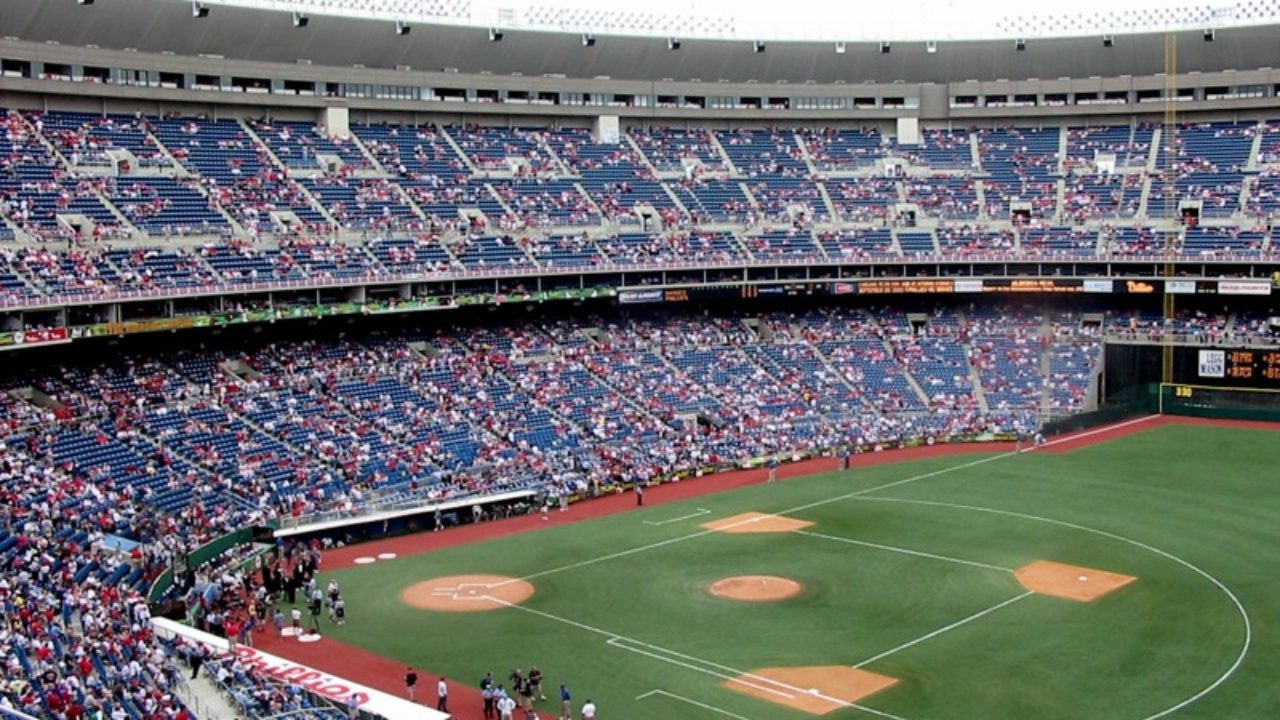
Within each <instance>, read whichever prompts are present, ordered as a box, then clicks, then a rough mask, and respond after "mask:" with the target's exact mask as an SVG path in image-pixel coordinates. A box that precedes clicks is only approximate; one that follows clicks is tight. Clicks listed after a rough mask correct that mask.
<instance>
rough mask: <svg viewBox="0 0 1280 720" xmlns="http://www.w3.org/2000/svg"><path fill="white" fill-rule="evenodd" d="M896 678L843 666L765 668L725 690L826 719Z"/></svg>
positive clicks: (746, 676) (734, 682) (733, 681)
mask: <svg viewBox="0 0 1280 720" xmlns="http://www.w3.org/2000/svg"><path fill="white" fill-rule="evenodd" d="M897 682H898V681H897V679H896V678H891V677H889V676H887V675H880V674H879V673H873V672H868V671H866V670H857V669H855V668H851V667H846V666H843V665H829V666H815V667H781V668H762V669H760V670H753V671H751V672H749V673H746V674H744V675H739V676H738V677H736V678H734V679H733V680H729V681H726V682H725V683H724V686H725V687H726V688H729V689H730V690H733V691H734V692H740V693H742V694H744V695H750V696H751V697H755V698H760V699H761V700H768V701H769V702H772V703H777V704H778V705H785V706H787V707H789V708H792V709H795V710H801V711H804V712H807V713H809V714H810V715H826V714H827V713H831V712H835V711H836V710H843V709H844V708H847V707H849V706H851V705H855V704H857V703H858V702H859V701H860V700H863V699H865V698H868V697H870V696H872V695H875V694H876V693H878V692H881V691H882V690H886V689H888V688H890V687H893V686H894V685H895V684H897Z"/></svg>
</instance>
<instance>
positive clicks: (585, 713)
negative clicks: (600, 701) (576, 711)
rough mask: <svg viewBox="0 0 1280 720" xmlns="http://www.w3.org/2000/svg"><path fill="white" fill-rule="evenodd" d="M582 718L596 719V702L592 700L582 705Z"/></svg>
mask: <svg viewBox="0 0 1280 720" xmlns="http://www.w3.org/2000/svg"><path fill="white" fill-rule="evenodd" d="M582 720H596V704H595V703H593V702H591V701H590V700H587V702H586V704H584V705H583V706H582Z"/></svg>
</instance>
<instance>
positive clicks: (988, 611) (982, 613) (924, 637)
mask: <svg viewBox="0 0 1280 720" xmlns="http://www.w3.org/2000/svg"><path fill="white" fill-rule="evenodd" d="M1032 595H1035V593H1033V592H1031V591H1030V590H1028V591H1027V592H1024V593H1022V594H1021V595H1015V596H1013V597H1011V598H1009V599H1008V600H1005V601H1004V602H1002V603H1000V604H998V605H992V606H991V607H989V608H987V609H986V610H979V611H978V612H976V613H974V614H972V615H970V616H969V617H967V618H964V619H963V620H957V621H955V622H953V623H951V624H950V625H947V626H945V627H940V628H938V629H937V630H934V631H933V632H931V633H929V634H928V635H921V636H920V637H918V638H916V639H915V640H910V641H907V642H904V643H902V644H901V645H899V646H898V647H896V648H892V649H890V650H885V651H884V652H882V653H880V654H879V655H873V656H872V657H869V658H867V659H866V660H863V661H862V662H860V663H858V664H857V665H854V667H855V668H860V667H862V666H864V665H870V664H871V663H873V662H875V661H877V660H883V659H884V658H887V657H889V656H890V655H892V654H894V653H896V652H899V651H901V650H906V649H907V648H909V647H912V646H914V645H919V644H920V643H922V642H924V641H925V640H928V639H930V638H935V637H937V636H939V635H941V634H942V633H944V632H947V631H949V630H955V629H956V628H958V627H960V626H961V625H965V624H968V623H971V622H973V621H974V620H977V619H978V618H980V617H984V616H986V615H990V614H991V613H993V612H995V611H997V610H999V609H1000V608H1003V607H1008V606H1009V605H1012V604H1014V603H1016V602H1018V601H1019V600H1022V599H1023V598H1027V597H1030V596H1032Z"/></svg>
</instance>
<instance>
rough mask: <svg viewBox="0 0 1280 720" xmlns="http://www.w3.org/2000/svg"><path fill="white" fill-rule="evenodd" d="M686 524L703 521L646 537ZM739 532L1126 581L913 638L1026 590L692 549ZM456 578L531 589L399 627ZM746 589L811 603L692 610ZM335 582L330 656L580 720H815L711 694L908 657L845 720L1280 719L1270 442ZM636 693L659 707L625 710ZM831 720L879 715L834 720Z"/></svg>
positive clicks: (378, 570) (967, 569) (949, 575)
mask: <svg viewBox="0 0 1280 720" xmlns="http://www.w3.org/2000/svg"><path fill="white" fill-rule="evenodd" d="M895 482H896V483H897V484H895V485H892V486H888V487H882V486H885V485H886V484H888V483H895ZM878 488H879V489H878ZM960 506H969V507H967V508H966V507H960ZM696 508H706V509H708V510H710V511H711V512H710V513H709V514H707V515H705V516H700V517H697V518H692V519H689V520H683V521H679V522H670V523H666V524H662V525H653V524H646V522H644V521H650V522H651V523H652V522H662V521H664V520H668V519H672V518H677V517H680V516H682V515H686V514H689V513H692V512H694V511H695V509H696ZM796 508H802V509H796ZM973 508H986V509H989V510H998V511H1004V512H1005V513H1008V514H1000V513H993V512H989V511H983V510H979V509H973ZM748 511H760V512H771V513H785V514H786V515H788V516H789V517H793V518H797V519H802V520H808V521H812V522H813V523H815V525H814V526H813V527H812V528H810V531H812V532H815V533H822V534H824V535H829V536H833V537H837V538H846V539H853V540H858V541H862V542H870V543H877V544H881V545H885V546H894V547H897V548H903V549H909V550H914V551H919V552H924V553H930V554H936V555H944V556H948V557H950V558H955V559H962V560H968V561H973V562H976V563H983V564H989V565H993V566H997V567H1003V568H1016V567H1020V566H1022V565H1025V564H1027V563H1030V562H1032V561H1035V560H1041V559H1044V560H1055V561H1059V562H1065V563H1071V564H1076V565H1083V566H1088V567H1094V568H1099V569H1103V570H1110V571H1114V572H1120V573H1125V574H1129V575H1136V576H1138V578H1139V579H1138V581H1137V582H1136V583H1133V584H1131V585H1129V586H1127V587H1124V588H1122V589H1120V590H1119V591H1117V592H1115V593H1113V594H1112V595H1109V596H1106V597H1104V598H1102V599H1100V600H1098V601H1096V602H1094V603H1088V604H1086V603H1076V602H1072V601H1068V600H1063V599H1058V598H1053V597H1047V596H1042V595H1032V596H1029V597H1027V598H1024V599H1022V600H1019V601H1016V602H1013V603H1011V604H1009V605H1007V606H1004V607H1001V608H999V609H996V610H993V611H992V612H990V613H989V614H986V615H984V616H982V617H979V618H977V619H974V620H972V621H971V622H967V623H965V624H962V625H960V626H958V627H955V628H954V629H951V630H948V631H946V632H943V633H940V634H937V635H936V636H933V637H929V638H927V639H921V638H924V637H925V636H927V635H929V634H930V633H933V632H934V631H936V630H938V629H940V628H944V627H946V626H948V625H950V624H953V623H956V622H957V621H960V620H962V619H965V618H967V617H970V616H972V615H974V614H976V613H979V612H981V611H983V610H986V609H990V608H993V607H995V606H996V605H998V604H1000V603H1003V602H1004V601H1006V600H1010V599H1012V598H1014V597H1015V596H1017V595H1019V594H1021V593H1022V592H1023V589H1022V587H1021V586H1020V585H1019V584H1018V583H1017V581H1016V580H1015V579H1014V577H1013V576H1012V574H1011V573H1009V572H1006V571H1004V570H1000V569H991V568H984V567H978V566H974V565H966V564H961V563H956V562H951V561H949V560H944V559H939V558H931V557H923V556H919V555H909V554H904V553H902V552H896V551H892V550H888V549H878V548H872V547H868V546H862V545H854V544H849V543H845V542H839V541H837V540H832V539H829V538H822V537H815V536H812V535H802V534H794V533H788V534H768V535H730V534H724V533H704V532H701V531H700V529H699V528H698V523H700V522H704V521H707V520H710V519H715V518H722V517H729V516H732V515H735V514H738V513H742V512H748ZM1030 515H1035V516H1040V517H1041V518H1045V519H1048V520H1053V521H1058V522H1059V523H1070V524H1074V525H1077V526H1079V527H1071V526H1068V525H1064V524H1057V523H1054V522H1048V521H1046V520H1037V519H1033V518H1031V517H1028V516H1030ZM1082 528H1090V529H1093V530H1096V531H1099V532H1100V533H1109V534H1110V536H1108V535H1103V534H1099V533H1095V532H1089V531H1088V530H1085V529H1082ZM664 541H669V542H664ZM1128 541H1132V542H1128ZM1136 543H1141V544H1142V545H1139V544H1136ZM1143 545H1145V546H1146V547H1143ZM632 549H635V551H634V552H629V553H626V554H622V555H617V556H613V557H608V556H611V555H614V554H616V553H623V552H624V551H628V550H632ZM593 560H598V561H597V562H593ZM1184 563H1189V564H1190V565H1194V566H1195V567H1197V568H1200V569H1201V570H1203V572H1204V573H1205V574H1207V576H1209V577H1206V575H1202V574H1200V573H1198V572H1196V571H1194V570H1193V569H1192V568H1191V567H1189V566H1188V565H1187V564H1184ZM471 573H494V574H500V575H509V576H516V577H526V576H535V577H534V578H533V579H532V580H531V582H533V584H534V585H535V586H536V588H537V593H536V595H535V596H534V597H533V598H531V599H530V600H529V601H528V602H527V603H525V605H524V606H523V607H524V609H503V610H498V611H494V612H484V613H470V614H438V613H432V612H426V611H421V610H415V609H412V608H409V607H407V606H405V605H404V604H402V602H401V600H400V592H401V590H402V589H404V588H406V587H408V586H409V585H412V584H413V583H415V582H417V581H419V580H424V579H428V578H432V577H437V576H443V575H455V574H471ZM743 574H767V575H781V576H785V577H789V578H793V579H795V580H798V581H800V582H802V583H804V584H805V585H806V586H807V589H806V591H805V592H804V593H803V594H802V595H801V596H799V597H797V598H793V599H791V600H787V601H783V602H781V603H775V604H747V603H734V602H729V601H725V600H721V599H718V598H714V597H711V596H709V595H708V594H707V593H706V587H707V586H708V585H709V584H710V583H712V582H714V581H715V580H717V579H720V578H722V577H725V576H730V575H743ZM331 576H332V577H337V578H338V579H339V581H340V582H341V584H342V587H343V594H344V596H345V597H346V598H347V604H348V607H349V608H350V613H351V618H352V620H351V622H350V623H349V624H348V625H346V626H344V627H337V628H332V629H330V628H328V627H326V632H327V633H329V634H330V635H331V636H333V637H337V638H339V639H342V640H345V641H347V642H350V643H353V644H356V645H360V646H362V647H365V648H367V649H369V650H372V651H374V652H376V653H379V654H382V655H385V656H387V657H389V658H393V659H396V660H398V661H400V662H403V663H406V664H413V665H417V666H421V667H428V668H431V669H432V671H436V672H443V673H445V674H447V675H449V676H450V677H453V678H455V679H457V680H456V681H457V682H475V681H476V680H477V679H478V678H479V677H480V676H481V675H482V674H483V673H484V671H486V670H492V671H494V674H495V675H496V676H498V677H500V678H501V677H505V675H506V674H507V673H508V672H509V671H510V669H511V668H513V667H516V666H520V667H524V668H528V666H529V665H531V664H536V665H539V666H541V667H542V669H543V670H544V672H545V673H546V676H547V681H548V683H547V684H548V685H549V688H554V687H555V685H556V684H557V683H559V682H566V683H567V684H569V686H570V687H571V688H572V689H573V691H574V693H575V698H576V702H575V705H580V704H581V702H582V700H583V699H584V698H586V697H590V698H592V699H594V700H595V701H596V702H597V704H599V705H600V707H601V717H602V718H606V719H613V718H619V719H625V720H671V719H672V718H680V719H688V720H698V719H701V718H706V719H707V720H712V719H716V718H718V719H719V720H724V718H730V717H738V718H745V719H747V720H774V719H777V720H788V719H790V718H806V717H813V716H811V715H808V714H805V713H803V712H800V711H796V710H792V709H790V708H786V707H783V706H780V705H777V704H774V703H771V702H767V701H764V700H759V699H755V698H752V697H748V696H746V695H742V694H739V693H737V692H733V691H730V690H728V689H726V688H724V687H723V686H722V682H723V678H722V677H720V676H722V675H730V676H731V675H734V674H736V671H739V670H742V671H746V670H752V669H756V668H761V667H776V666H813V665H854V664H857V663H860V662H862V661H864V660H866V659H869V658H872V657H875V656H877V655H880V654H882V653H885V652H886V651H889V650H892V649H894V648H897V647H899V646H903V645H907V647H904V648H903V649H901V650H899V651H897V652H893V653H891V654H889V655H887V656H885V657H883V658H882V659H879V660H876V661H874V662H872V663H871V664H869V665H867V666H866V668H865V669H867V670H871V671H874V672H878V673H882V674H885V675H889V676H891V677H894V678H898V679H899V680H900V682H899V683H898V684H897V685H896V686H894V687H892V688H890V689H888V690H886V691H884V692H883V693H881V694H878V695H875V696H873V697H870V698H868V699H867V700H865V701H864V703H863V704H864V705H866V706H867V707H869V708H873V709H874V710H877V711H881V712H883V713H888V714H890V715H892V716H896V717H898V718H905V719H906V720H939V719H942V718H964V719H969V718H973V719H979V718H1035V719H1045V720H1047V719H1050V718H1073V719H1075V718H1116V719H1117V720H1142V719H1144V718H1154V717H1176V718H1213V719H1215V720H1221V719H1231V720H1246V719H1249V718H1258V719H1259V720H1261V719H1263V718H1268V719H1270V718H1275V717H1280V682H1277V680H1280V633H1278V632H1277V623H1278V622H1280V435H1277V434H1276V433H1274V432H1267V431H1259V430H1239V429H1224V428H1207V427H1193V426H1178V425H1175V426H1165V427H1160V428H1157V429H1153V430H1151V431H1149V432H1146V433H1142V434H1139V435H1134V436H1131V437H1128V438H1124V439H1121V440H1116V441H1113V442H1109V443H1105V444H1101V445H1096V446H1092V447H1089V448H1085V449H1082V450H1078V451H1074V452H1070V453H1062V454H1050V453H1028V454H1022V455H1017V456H973V455H969V456H957V457H948V458H939V459H933V460H927V461H918V462H910V463H902V464H892V465H881V466H876V467H868V468H864V469H854V470H852V471H849V472H844V473H830V474H825V475H818V476H811V477H807V478H801V479H796V480H788V481H785V482H780V483H775V484H766V485H757V486H753V487H750V488H746V489H742V490H737V491H733V492H728V493H721V494H718V495H711V496H704V497H700V498H696V499H693V500H689V501H685V502H681V503H674V504H667V505H661V506H656V507H651V508H645V509H642V510H638V511H636V512H632V513H625V514H622V515H615V516H611V517H605V518H600V519H596V520H590V521H586V522H582V523H577V524H572V525H566V526H562V527H556V528H551V529H548V530H545V531H541V532H536V533H533V534H525V535H522V536H515V537H508V538H504V539H498V540H493V541H489V542H484V543H479V544H475V545H469V546H465V547H455V548H451V549H448V550H443V551H439V552H433V553H430V554H426V555H419V556H416V557H408V558H401V559H397V560H393V561H389V562H379V563H376V564H374V565H369V566H361V567H356V568H352V569H347V570H342V571H338V572H335V573H329V574H327V575H326V579H327V577H331ZM1210 577H1211V578H1212V579H1213V580H1211V579H1210ZM1214 580H1216V581H1217V582H1220V583H1221V584H1222V587H1219V586H1217V585H1216V584H1215V582H1214ZM1232 594H1234V596H1235V597H1236V598H1238V600H1239V602H1240V603H1241V604H1242V606H1243V608H1244V609H1245V610H1246V611H1247V615H1248V619H1249V621H1250V623H1251V627H1252V635H1251V638H1249V643H1248V648H1247V654H1246V655H1245V656H1244V658H1243V662H1240V663H1239V664H1238V666H1237V663H1238V661H1239V660H1240V658H1241V654H1242V652H1244V651H1245V648H1246V622H1245V619H1244V617H1242V614H1241V611H1240V608H1238V607H1237V605H1236V604H1235V602H1234V601H1233V599H1232ZM614 637H623V638H626V640H624V641H621V643H620V644H621V645H623V646H624V647H619V646H618V643H613V644H611V643H610V642H609V640H610V638H614ZM917 640H919V642H914V643H913V641H917ZM641 643H643V644H641ZM1211 687H1213V688H1214V689H1212V690H1211V691H1209V692H1207V693H1206V694H1204V695H1203V696H1202V697H1200V698H1199V699H1196V700H1194V701H1193V702H1190V703H1189V704H1186V705H1185V706H1184V707H1182V709H1180V710H1176V711H1173V712H1170V713H1168V714H1167V715H1165V714H1162V713H1165V711H1166V710H1168V709H1170V708H1173V707H1175V706H1178V705H1180V704H1183V703H1186V702H1187V701H1188V700H1189V699H1191V698H1194V697H1195V696H1197V694H1199V693H1202V692H1204V691H1206V689H1208V688H1211ZM653 690H662V691H663V692H662V693H653V694H649V695H648V696H647V697H644V698H643V699H637V698H638V697H639V696H643V695H646V694H647V693H650V692H651V691H653ZM551 694H552V693H550V692H549V693H548V695H551ZM688 701H692V702H688ZM693 703H700V704H701V705H696V704H693ZM541 706H542V707H545V709H546V710H547V711H548V712H547V713H545V714H543V715H542V717H555V716H556V714H557V713H556V712H555V709H556V707H557V706H558V703H553V702H550V701H548V702H546V703H542V704H541ZM703 706H709V707H703ZM710 708H714V709H710ZM826 717H828V718H855V717H872V715H870V714H869V713H867V712H864V711H861V710H858V709H855V708H846V709H841V710H837V711H835V712H832V713H830V714H829V715H827V716H826ZM466 720H471V718H467V719H466Z"/></svg>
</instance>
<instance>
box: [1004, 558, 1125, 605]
mask: <svg viewBox="0 0 1280 720" xmlns="http://www.w3.org/2000/svg"><path fill="white" fill-rule="evenodd" d="M1013 574H1014V576H1015V577H1017V578H1018V582H1020V583H1022V586H1023V587H1025V588H1026V589H1028V590H1030V591H1032V592H1037V593H1040V594H1042V595H1053V596H1054V597H1060V598H1066V599H1068V600H1078V601H1080V602H1092V601H1094V600H1097V599H1098V598H1100V597H1102V596H1103V595H1106V594H1108V593H1111V592H1114V591H1116V590H1119V589H1120V588H1122V587H1124V586H1125V585H1128V584H1129V583H1131V582H1133V581H1134V580H1137V579H1138V578H1136V577H1134V576H1132V575H1121V574H1119V573H1112V572H1106V571H1105V570H1094V569H1093V568H1087V567H1080V566H1079V565H1066V564H1063V563H1056V562H1050V561H1048V560H1037V561H1036V562H1033V563H1031V564H1030V565H1027V566H1025V567H1020V568H1018V569H1017V570H1014V571H1013Z"/></svg>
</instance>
